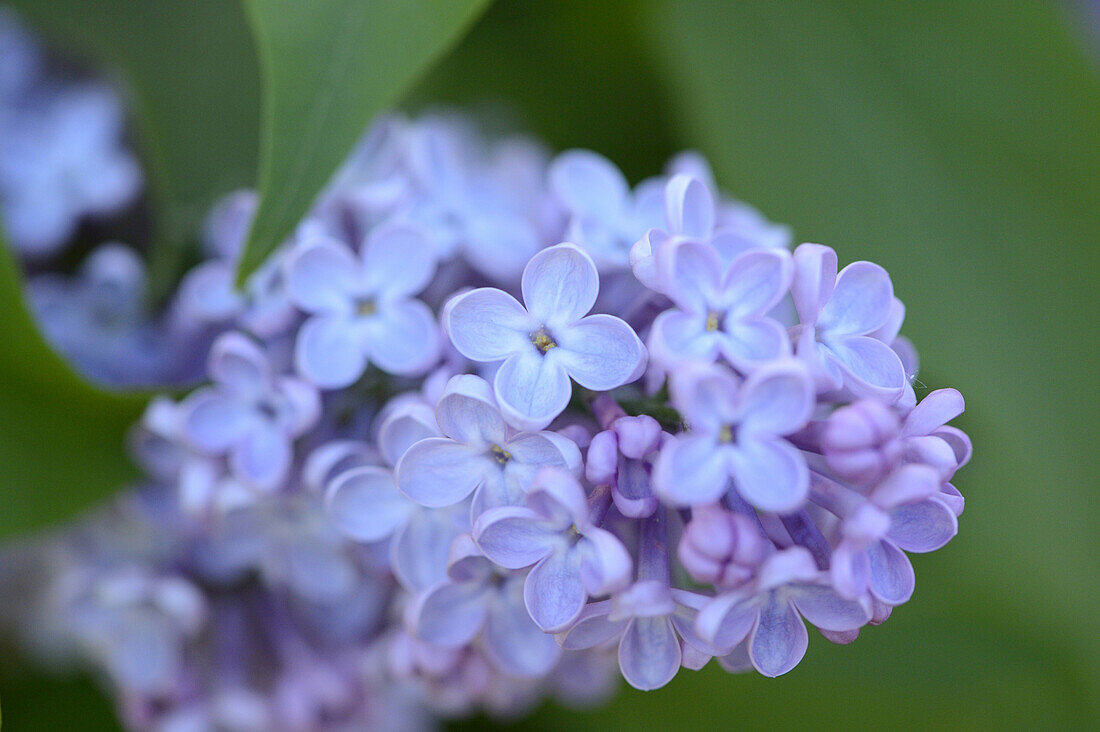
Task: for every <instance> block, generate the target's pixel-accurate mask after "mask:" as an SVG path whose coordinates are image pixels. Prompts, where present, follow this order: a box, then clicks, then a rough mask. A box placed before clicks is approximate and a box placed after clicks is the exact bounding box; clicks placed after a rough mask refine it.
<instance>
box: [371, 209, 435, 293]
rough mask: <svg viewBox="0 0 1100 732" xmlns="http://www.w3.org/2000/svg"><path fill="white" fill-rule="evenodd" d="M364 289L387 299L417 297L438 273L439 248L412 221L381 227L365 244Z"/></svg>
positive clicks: (374, 230) (377, 228)
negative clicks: (437, 256) (436, 258)
mask: <svg viewBox="0 0 1100 732" xmlns="http://www.w3.org/2000/svg"><path fill="white" fill-rule="evenodd" d="M361 257H362V261H363V265H362V267H363V269H362V271H363V276H364V280H365V282H364V286H365V287H366V288H367V290H368V291H369V292H371V293H376V294H378V295H380V296H381V297H382V298H384V299H388V298H395V297H404V296H408V295H414V294H416V293H418V292H420V291H421V290H423V289H424V288H425V287H426V286H427V284H428V283H429V282H431V279H432V275H434V274H435V248H434V246H433V244H432V240H431V237H430V235H429V234H428V232H426V231H424V230H423V229H421V228H420V227H418V226H416V225H414V224H411V223H408V222H390V223H384V224H380V225H379V226H376V227H375V228H374V229H372V230H371V232H370V234H369V235H368V236H367V241H366V243H365V244H364V245H363V251H362V254H361Z"/></svg>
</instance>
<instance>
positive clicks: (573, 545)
mask: <svg viewBox="0 0 1100 732" xmlns="http://www.w3.org/2000/svg"><path fill="white" fill-rule="evenodd" d="M596 510H597V511H598V510H599V509H596ZM604 510H606V504H605V506H604ZM590 513H592V509H590V508H589V506H588V504H587V503H586V502H585V495H584V489H582V488H581V486H580V484H579V483H578V482H577V481H576V480H575V479H574V478H573V477H572V476H571V475H570V474H569V473H568V472H565V471H563V470H560V469H554V468H544V469H543V470H542V472H540V473H539V474H538V475H536V476H535V479H534V481H533V482H532V484H531V487H530V488H529V489H528V492H527V505H526V506H502V507H500V508H494V509H490V510H488V511H486V512H485V513H483V514H481V516H479V517H478V519H477V521H476V522H475V523H474V531H473V535H474V541H475V542H477V545H478V546H479V547H480V548H481V550H482V551H483V552H484V553H485V556H487V557H488V558H489V559H490V560H492V561H493V562H494V563H495V564H498V565H500V566H501V567H504V568H505V569H523V568H524V567H529V566H532V565H534V566H533V567H532V569H531V571H530V572H529V573H528V574H527V580H526V581H525V582H524V586H523V598H524V603H525V604H526V606H527V610H528V612H529V613H530V614H531V618H532V619H533V620H534V621H535V623H536V624H537V625H538V626H539V627H540V628H542V629H543V630H544V631H546V632H551V633H552V632H556V631H559V630H563V629H564V628H566V627H568V626H569V625H570V624H571V623H572V622H573V621H574V620H576V619H577V616H578V615H580V613H581V609H582V608H583V607H584V604H585V602H586V601H587V599H588V597H589V595H603V594H606V593H608V592H613V591H615V590H619V589H622V588H623V587H625V586H626V585H627V584H629V582H630V570H631V561H630V555H629V554H628V553H627V551H626V549H625V548H624V547H623V545H622V543H621V542H620V541H619V540H618V539H617V538H616V537H615V536H614V535H613V534H611V533H610V532H608V531H605V530H604V529H601V528H599V527H598V526H596V525H594V524H593V522H592V519H591V518H590ZM601 518H602V517H601Z"/></svg>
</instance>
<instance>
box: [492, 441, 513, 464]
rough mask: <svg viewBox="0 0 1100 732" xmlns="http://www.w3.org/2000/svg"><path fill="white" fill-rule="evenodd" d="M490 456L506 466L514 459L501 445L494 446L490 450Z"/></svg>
mask: <svg viewBox="0 0 1100 732" xmlns="http://www.w3.org/2000/svg"><path fill="white" fill-rule="evenodd" d="M489 454H490V455H492V456H493V460H496V461H497V462H498V463H500V464H501V465H506V464H507V463H508V461H509V460H511V459H512V453H510V452H508V451H507V450H505V449H504V448H503V447H501V446H500V445H493V446H492V447H491V448H489Z"/></svg>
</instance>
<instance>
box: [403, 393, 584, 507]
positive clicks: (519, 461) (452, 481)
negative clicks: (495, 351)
mask: <svg viewBox="0 0 1100 732" xmlns="http://www.w3.org/2000/svg"><path fill="white" fill-rule="evenodd" d="M435 414H436V421H437V422H438V424H439V429H440V431H441V432H442V433H443V434H444V435H445V437H430V438H427V439H424V440H420V441H419V442H416V443H414V444H413V445H412V446H411V447H410V448H409V449H408V450H407V451H406V452H405V454H404V455H403V456H402V457H401V459H400V460H399V461H398V463H397V486H398V488H400V489H401V492H402V493H404V494H405V495H407V496H408V497H409V498H411V499H413V500H414V501H416V502H417V503H419V504H420V505H422V506H428V507H439V506H449V505H451V504H454V503H458V502H459V501H461V500H463V499H464V498H466V497H467V496H469V495H470V494H471V493H474V491H475V490H476V491H477V493H476V494H475V496H474V505H473V507H472V515H473V516H474V517H476V516H477V515H479V514H480V513H481V511H482V510H484V509H485V508H493V507H495V506H500V505H509V504H516V503H519V502H522V500H523V492H524V491H526V490H527V488H528V486H530V484H531V481H532V480H533V479H534V477H535V474H536V473H537V472H538V471H539V470H540V469H542V468H545V467H559V468H565V469H567V470H571V471H577V470H579V469H580V462H581V457H580V451H579V450H578V449H577V446H576V445H575V444H574V443H573V442H572V441H571V440H568V439H566V438H564V437H562V436H560V435H558V434H556V433H553V432H520V433H516V432H515V430H513V429H511V428H509V427H508V425H507V424H506V423H505V421H504V419H503V418H502V417H501V415H500V410H499V409H498V408H497V405H496V403H495V402H494V400H493V394H492V391H491V389H490V388H489V384H488V383H486V382H485V380H484V379H481V378H479V377H477V376H470V375H461V376H455V377H453V378H452V379H451V380H450V381H449V382H448V383H447V388H446V389H445V390H444V393H443V396H442V397H441V398H440V400H439V404H438V406H437V407H436V413H435Z"/></svg>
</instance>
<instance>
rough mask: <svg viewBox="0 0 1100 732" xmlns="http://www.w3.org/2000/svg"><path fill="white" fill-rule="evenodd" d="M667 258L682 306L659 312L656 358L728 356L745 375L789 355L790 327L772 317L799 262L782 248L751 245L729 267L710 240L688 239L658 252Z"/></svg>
mask: <svg viewBox="0 0 1100 732" xmlns="http://www.w3.org/2000/svg"><path fill="white" fill-rule="evenodd" d="M657 258H658V263H659V264H658V268H659V269H662V266H661V265H662V263H667V264H666V267H664V268H667V273H668V274H667V278H666V279H667V281H668V292H667V294H668V296H669V297H670V298H671V299H672V301H673V302H674V303H676V305H677V306H678V309H675V310H669V311H666V312H664V313H662V314H661V315H659V316H658V317H657V319H656V320H655V321H654V322H653V330H652V331H651V332H650V336H649V348H650V352H651V353H652V354H653V357H654V359H656V360H658V361H661V362H662V363H676V362H679V361H683V360H686V359H700V360H706V361H713V360H715V359H716V358H718V357H719V356H721V357H723V358H725V359H726V360H727V361H729V362H730V363H731V364H733V365H734V366H735V367H736V368H737V369H738V370H740V371H742V372H748V371H752V370H753V369H755V368H757V367H758V366H760V365H761V364H763V363H765V362H767V361H771V360H774V359H776V358H780V357H782V356H786V355H788V354H789V353H790V343H789V341H788V339H787V331H786V329H785V328H784V327H783V326H782V325H780V324H779V322H777V321H776V320H773V319H772V318H769V317H767V313H768V311H770V310H771V309H772V308H774V307H775V306H776V305H777V304H778V303H779V301H780V300H781V299H782V298H783V296H784V295H785V294H786V293H787V289H788V288H789V287H790V283H791V276H792V272H793V266H792V263H791V257H790V255H789V254H788V253H787V252H786V251H784V250H782V249H752V250H750V251H747V252H745V253H743V254H741V255H739V256H738V257H736V258H735V259H734V260H733V261H732V262H731V263H730V264H729V265H728V266H724V265H723V262H722V259H721V257H720V256H719V255H718V250H716V249H715V248H714V247H713V246H711V245H709V244H704V243H702V242H698V241H694V240H691V239H683V240H680V241H676V242H671V243H670V244H669V245H668V246H666V247H664V248H663V249H662V250H661V251H660V252H659V253H658V257H657Z"/></svg>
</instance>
